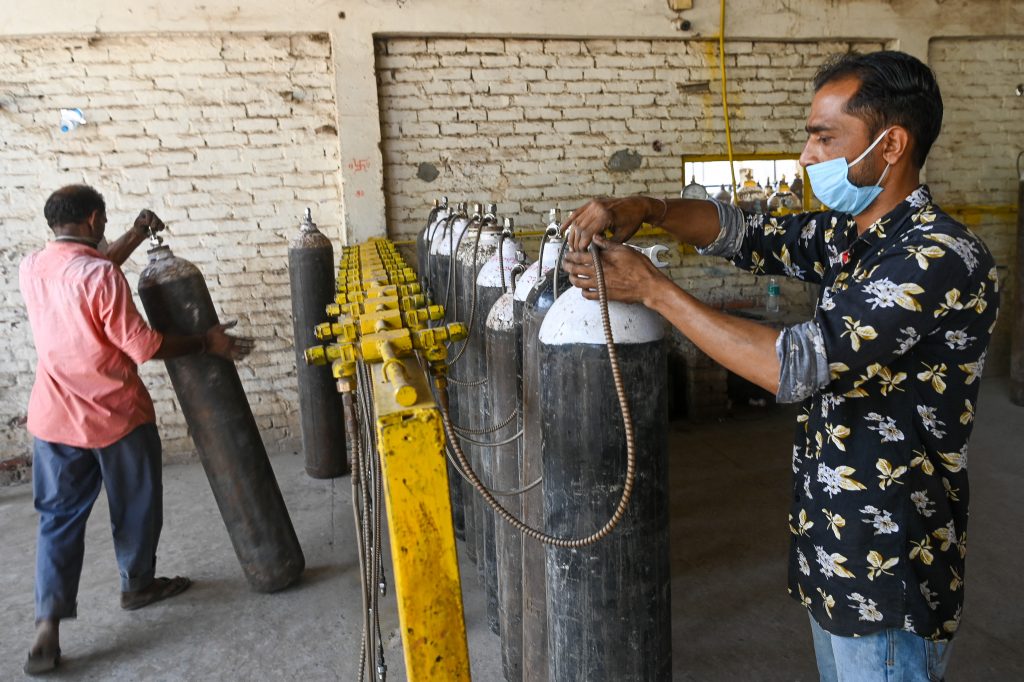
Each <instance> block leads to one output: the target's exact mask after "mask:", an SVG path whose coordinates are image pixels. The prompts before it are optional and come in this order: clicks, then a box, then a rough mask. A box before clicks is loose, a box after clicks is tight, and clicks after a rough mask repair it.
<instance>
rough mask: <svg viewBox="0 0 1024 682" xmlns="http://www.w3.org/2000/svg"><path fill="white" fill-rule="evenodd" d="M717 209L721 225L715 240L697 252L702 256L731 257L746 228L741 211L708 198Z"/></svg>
mask: <svg viewBox="0 0 1024 682" xmlns="http://www.w3.org/2000/svg"><path fill="white" fill-rule="evenodd" d="M708 201H710V202H711V203H713V204H714V205H715V208H716V209H717V210H718V222H719V224H720V225H721V226H722V227H721V230H719V232H718V236H717V237H716V238H715V241H713V242H711V243H710V244H708V245H707V246H705V247H703V248H701V247H697V253H699V254H700V255H702V256H721V257H723V258H732V257H733V256H735V255H736V254H737V253H739V251H740V247H741V246H742V245H743V232H744V230H745V229H746V226H745V220H744V216H743V211H741V210H740V209H739V208H737V207H736V206H733V205H732V204H726V203H723V202H721V201H716V200H714V199H708Z"/></svg>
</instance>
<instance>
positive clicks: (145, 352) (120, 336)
mask: <svg viewBox="0 0 1024 682" xmlns="http://www.w3.org/2000/svg"><path fill="white" fill-rule="evenodd" d="M110 267H111V268H112V269H113V270H114V272H113V273H112V275H111V276H109V277H106V278H104V280H103V285H102V287H101V288H100V290H99V292H98V295H97V299H96V302H97V306H98V309H97V311H96V312H97V314H98V316H99V319H100V320H101V323H102V325H103V331H104V333H105V334H106V336H107V339H108V340H109V341H110V343H112V344H113V345H115V346H117V347H118V348H119V349H121V351H122V352H123V353H124V354H125V355H127V356H128V357H130V358H131V359H132V361H133V362H134V363H135V364H137V365H141V364H142V363H143V362H145V361H146V360H149V359H150V358H152V357H153V355H155V354H156V352H157V350H158V349H159V348H160V344H161V343H163V335H162V334H161V333H160V332H158V331H156V330H154V329H153V328H152V327H150V326H149V325H148V324H146V321H145V320H144V319H143V318H142V315H140V314H139V309H138V308H136V307H135V301H134V300H132V293H131V289H130V288H129V286H128V281H127V280H126V279H125V277H124V274H123V273H122V272H121V270H120V269H119V268H118V267H117V266H115V265H113V264H111V266H110Z"/></svg>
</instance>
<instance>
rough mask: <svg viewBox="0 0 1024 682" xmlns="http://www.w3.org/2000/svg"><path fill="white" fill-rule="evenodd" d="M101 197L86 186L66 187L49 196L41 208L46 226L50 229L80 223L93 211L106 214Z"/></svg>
mask: <svg viewBox="0 0 1024 682" xmlns="http://www.w3.org/2000/svg"><path fill="white" fill-rule="evenodd" d="M106 210H107V205H106V203H104V201H103V195H102V194H100V193H99V192H97V191H96V190H94V189H93V188H92V187H89V186H88V185H67V186H66V187H61V188H60V189H59V190H57V191H56V192H54V193H53V194H51V195H50V197H49V198H48V199H47V200H46V205H45V206H43V215H44V216H45V217H46V224H47V225H49V226H50V227H57V226H58V225H67V224H70V223H80V222H82V221H84V220H85V219H86V218H88V217H89V216H90V215H91V214H92V212H93V211H103V212H106Z"/></svg>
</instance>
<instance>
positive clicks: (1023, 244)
mask: <svg viewBox="0 0 1024 682" xmlns="http://www.w3.org/2000/svg"><path fill="white" fill-rule="evenodd" d="M1022 157H1024V152H1021V153H1020V154H1018V155H1017V176H1018V177H1017V262H1016V264H1015V265H1016V268H1015V272H1016V279H1017V281H1016V284H1017V287H1016V288H1017V294H1016V296H1015V297H1014V298H1015V301H1016V303H1015V306H1014V310H1013V327H1012V328H1011V345H1010V400H1011V401H1012V402H1013V403H1014V404H1015V405H1024V171H1022V169H1021V166H1020V161H1021V158H1022Z"/></svg>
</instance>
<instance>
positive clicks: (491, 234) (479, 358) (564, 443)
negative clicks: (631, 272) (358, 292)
mask: <svg viewBox="0 0 1024 682" xmlns="http://www.w3.org/2000/svg"><path fill="white" fill-rule="evenodd" d="M559 220H560V216H559V214H558V212H557V211H556V210H552V211H551V213H550V214H549V219H548V224H547V225H546V227H545V230H544V235H543V237H542V238H541V243H540V245H539V247H538V248H537V249H536V251H535V252H536V259H535V260H534V259H532V258H529V257H527V256H526V254H525V253H524V251H523V247H522V245H521V244H520V242H519V241H518V239H517V238H516V235H515V232H514V224H513V222H512V220H511V219H510V218H505V219H504V220H500V219H499V216H498V215H497V212H496V210H495V206H494V205H493V204H491V205H488V206H487V207H486V209H484V210H481V207H480V205H474V207H473V209H472V211H467V209H466V205H465V204H458V205H456V206H450V205H449V204H448V202H447V200H446V199H442V200H440V201H438V202H435V206H434V207H433V209H432V210H431V211H430V213H429V216H428V217H427V220H426V221H425V226H424V228H423V229H422V230H421V232H420V233H419V235H418V238H417V260H418V265H419V274H420V278H421V286H422V287H423V290H424V291H425V292H426V293H427V295H428V296H429V297H430V298H431V299H432V301H433V302H434V303H437V304H441V305H443V306H444V307H445V311H446V320H445V322H451V321H455V320H458V321H462V322H464V323H465V324H466V325H467V328H468V329H469V337H468V339H467V340H466V341H465V342H464V344H460V343H456V344H453V345H452V347H450V348H449V360H448V361H449V384H448V387H449V388H448V401H447V402H448V415H449V419H450V421H451V423H452V428H453V430H452V431H449V434H453V433H454V434H457V438H456V439H457V440H458V441H459V443H458V444H459V445H461V449H462V451H463V452H464V453H465V455H466V459H467V460H468V461H469V463H470V464H471V466H472V469H473V470H474V472H475V473H476V475H477V476H478V478H479V481H480V483H482V484H483V485H484V486H486V487H487V488H488V489H489V490H490V492H491V493H492V494H493V496H494V499H496V500H497V501H498V502H499V503H500V504H501V506H503V507H504V508H505V509H506V510H507V511H508V512H509V513H510V514H511V515H512V516H514V517H516V518H518V519H520V520H522V521H523V522H525V523H526V524H527V525H528V526H530V527H533V528H536V529H538V530H539V531H542V532H544V533H546V534H549V535H552V536H556V537H560V538H561V537H564V538H581V537H585V536H588V535H590V534H593V533H594V531H595V530H596V529H598V528H601V527H602V524H605V523H606V522H607V521H608V519H609V517H611V516H612V515H613V513H614V512H615V510H616V503H617V502H619V500H620V497H622V494H623V488H624V485H625V479H626V477H625V472H626V467H627V440H628V439H631V440H632V445H633V447H634V452H635V455H636V457H635V459H636V462H637V465H636V469H635V475H634V478H633V486H632V488H631V490H630V493H631V494H630V495H629V498H628V499H629V502H628V506H627V507H626V508H625V514H624V515H623V516H622V517H621V520H619V522H618V524H617V525H616V526H615V527H614V529H613V530H612V531H611V532H610V533H608V534H607V536H606V537H603V538H602V539H600V540H598V541H597V542H594V543H593V544H587V545H585V546H579V547H572V548H566V547H563V546H555V545H551V544H542V543H541V542H539V541H538V540H536V539H534V537H532V536H530V535H527V534H524V533H522V532H520V531H519V530H517V529H516V528H515V527H513V526H512V525H510V524H509V523H506V522H505V521H504V520H503V519H502V518H500V517H499V514H497V513H496V512H495V510H494V509H492V507H491V506H490V505H489V504H488V503H487V502H486V501H485V500H484V498H483V497H482V496H481V494H479V493H478V491H477V490H476V489H475V486H474V485H472V484H471V483H470V482H469V481H468V478H467V476H465V475H464V473H460V471H459V469H460V467H459V466H458V460H457V459H456V458H450V459H449V484H450V492H451V499H452V510H453V521H454V526H455V532H456V537H457V538H458V539H459V540H461V541H462V542H461V543H460V544H459V551H460V552H461V553H464V554H465V555H466V557H467V558H468V559H469V561H470V562H472V563H473V565H474V566H475V571H476V575H477V577H478V579H479V581H480V583H481V584H482V586H483V587H484V591H485V593H486V603H487V619H488V624H489V626H490V628H491V630H492V631H493V632H495V633H496V634H499V635H500V637H501V651H502V668H503V672H504V675H505V679H506V680H507V681H508V682H518V681H520V680H528V681H537V680H542V681H543V680H551V681H552V682H554V681H558V682H565V681H576V680H579V681H581V682H582V681H584V680H586V681H587V682H600V681H602V680H608V681H615V682H623V681H628V680H669V679H671V675H672V663H671V615H670V613H671V609H670V598H669V549H668V503H667V490H666V487H667V405H666V396H667V389H666V384H667V379H666V345H665V344H666V338H665V323H664V321H663V320H662V318H661V317H660V316H658V315H657V314H655V313H653V312H651V311H649V310H648V309H646V308H644V307H643V306H640V305H627V304H622V303H617V302H612V303H607V304H606V306H607V307H606V311H607V314H608V321H609V323H610V326H611V332H612V336H613V337H614V349H615V351H616V353H617V363H616V364H617V370H618V372H619V377H618V378H619V382H620V389H621V388H623V387H624V391H622V390H620V391H619V392H618V393H617V391H616V384H615V381H614V380H615V377H614V376H613V370H612V364H611V363H610V361H609V349H608V347H607V344H606V337H605V336H604V333H603V324H602V318H601V314H602V305H601V304H600V303H598V302H595V301H588V300H586V299H584V298H583V296H582V294H581V292H580V290H579V289H577V288H576V287H573V286H572V285H571V284H570V283H569V282H568V279H567V278H566V276H565V273H564V272H563V271H561V270H560V269H559V268H558V267H557V265H558V262H559V260H560V257H561V255H562V254H563V252H564V248H565V242H564V241H563V239H562V236H561V225H560V224H559ZM531 251H532V249H531ZM556 274H557V276H556ZM623 393H624V395H622V394H623ZM621 400H627V401H628V406H629V411H628V413H627V414H628V415H629V416H628V417H627V418H625V419H624V411H623V409H622V402H621ZM449 446H450V447H451V446H452V444H451V443H450V444H449Z"/></svg>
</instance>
